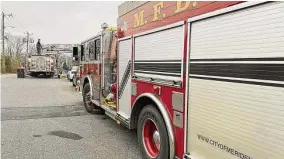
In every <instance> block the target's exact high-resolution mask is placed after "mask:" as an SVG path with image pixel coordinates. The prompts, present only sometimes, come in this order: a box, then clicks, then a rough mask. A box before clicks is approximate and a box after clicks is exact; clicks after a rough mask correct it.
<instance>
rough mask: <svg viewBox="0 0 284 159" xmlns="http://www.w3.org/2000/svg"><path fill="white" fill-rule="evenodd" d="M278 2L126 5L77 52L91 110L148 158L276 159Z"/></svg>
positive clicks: (282, 108)
mask: <svg viewBox="0 0 284 159" xmlns="http://www.w3.org/2000/svg"><path fill="white" fill-rule="evenodd" d="M283 7H284V3H283V2H190V1H186V2H173V1H172V2H154V1H153V2H130V1H129V2H124V3H123V4H122V5H121V6H120V7H119V18H118V29H117V31H115V30H112V29H104V30H103V31H101V32H100V33H99V34H98V35H96V36H94V37H92V38H90V39H88V40H85V41H83V42H82V44H81V46H80V50H81V51H80V52H81V53H80V58H79V59H80V60H81V61H80V68H81V82H80V83H81V90H82V95H83V101H84V105H85V107H86V110H87V111H88V112H90V113H105V114H106V115H108V116H110V117H111V118H112V119H114V120H116V121H117V123H118V124H122V125H124V126H126V127H127V128H129V129H137V136H138V144H139V147H140V150H141V154H142V156H143V158H147V159H181V158H183V159H237V158H239V159H256V158H257V159H262V158H263V159H268V158H271V159H272V158H273V159H282V158H283V155H284V153H283V152H284V144H283V143H284V138H283V134H284V129H283V128H284V125H283V123H284V122H283V121H284V78H283V77H284V74H283V70H284V65H283V64H284V63H283V62H284V54H283V53H284V46H283V44H284V39H283V37H284V18H283V17H284V12H283Z"/></svg>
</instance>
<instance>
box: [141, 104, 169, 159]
mask: <svg viewBox="0 0 284 159" xmlns="http://www.w3.org/2000/svg"><path fill="white" fill-rule="evenodd" d="M137 136H138V143H139V147H140V150H141V152H142V155H143V158H146V159H168V158H169V138H168V132H167V128H166V125H165V122H164V120H163V117H162V116H161V114H160V113H159V111H158V110H157V109H156V108H155V107H154V106H152V105H148V106H145V108H143V110H142V111H141V113H140V115H139V120H138V126H137Z"/></svg>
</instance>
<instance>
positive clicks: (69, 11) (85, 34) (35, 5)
mask: <svg viewBox="0 0 284 159" xmlns="http://www.w3.org/2000/svg"><path fill="white" fill-rule="evenodd" d="M121 3H122V1H119V2H118V1H113V2H103V1H102V2H100V1H93V2H87V1H86V2H78V1H70V2H64V1H62V2H56V1H46V2H35V1H34V2H32V1H30V2H23V1H18V2H11V1H10V2H9V1H5V2H3V1H2V6H1V7H2V10H4V12H5V13H6V14H9V13H13V15H14V17H15V19H17V21H18V22H19V23H20V24H18V22H17V21H15V20H14V19H13V18H8V19H5V25H6V26H8V25H12V26H15V27H16V28H8V30H9V31H10V32H11V33H12V34H15V35H16V34H21V35H24V34H23V32H24V31H26V30H28V31H29V32H31V33H33V36H32V37H33V38H34V39H35V41H37V39H38V38H40V39H41V42H42V43H43V44H51V43H60V44H75V43H80V42H81V41H83V40H85V39H87V38H89V37H92V36H94V35H96V34H97V32H99V31H100V27H101V24H102V23H103V22H106V23H107V24H109V25H112V26H116V20H117V16H118V15H117V14H118V13H117V8H118V5H119V4H121ZM21 25H22V26H21Z"/></svg>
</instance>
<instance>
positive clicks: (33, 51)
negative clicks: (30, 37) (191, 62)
mask: <svg viewBox="0 0 284 159" xmlns="http://www.w3.org/2000/svg"><path fill="white" fill-rule="evenodd" d="M36 51H37V50H36V45H35V44H30V45H29V55H36Z"/></svg>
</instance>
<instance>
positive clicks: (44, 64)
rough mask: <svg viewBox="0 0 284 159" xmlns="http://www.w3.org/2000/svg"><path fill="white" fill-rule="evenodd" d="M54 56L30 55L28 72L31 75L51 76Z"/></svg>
mask: <svg viewBox="0 0 284 159" xmlns="http://www.w3.org/2000/svg"><path fill="white" fill-rule="evenodd" d="M54 66H55V57H54V56H52V55H32V56H31V58H29V59H28V70H27V72H28V74H29V75H30V76H32V77H38V76H39V75H44V76H48V77H53V75H54V71H55V70H54Z"/></svg>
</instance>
